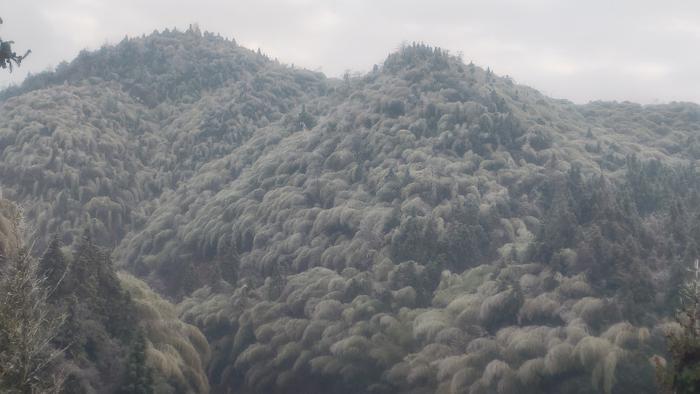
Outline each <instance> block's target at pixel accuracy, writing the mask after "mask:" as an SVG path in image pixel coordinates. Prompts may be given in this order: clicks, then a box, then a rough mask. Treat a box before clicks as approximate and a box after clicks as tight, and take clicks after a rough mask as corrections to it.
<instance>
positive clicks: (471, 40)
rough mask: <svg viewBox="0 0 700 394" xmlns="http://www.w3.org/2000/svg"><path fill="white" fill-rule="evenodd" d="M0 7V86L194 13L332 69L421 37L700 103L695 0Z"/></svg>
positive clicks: (251, 42) (523, 79)
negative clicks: (13, 56) (1, 52)
mask: <svg viewBox="0 0 700 394" xmlns="http://www.w3.org/2000/svg"><path fill="white" fill-rule="evenodd" d="M0 17H2V19H3V20H4V22H5V23H4V24H3V25H2V26H0V37H1V38H2V39H5V40H9V39H11V40H14V41H15V42H16V44H15V50H16V51H17V52H23V50H24V49H25V48H31V49H32V51H33V53H32V55H31V57H29V58H28V59H27V61H26V62H25V63H24V64H23V65H22V67H21V68H20V69H19V70H16V71H15V72H14V73H12V74H11V75H9V74H8V73H6V72H3V73H0V86H7V84H9V83H19V82H21V81H22V79H23V78H24V76H25V75H26V73H27V72H39V71H42V70H45V69H47V68H49V67H52V66H55V65H57V64H58V63H60V62H61V61H62V60H71V59H72V58H73V57H75V56H76V55H77V54H78V52H79V51H80V50H81V49H84V48H88V49H96V48H99V47H100V46H101V45H103V44H105V43H116V42H118V41H120V40H121V39H122V38H123V37H124V36H125V35H129V36H137V35H138V36H140V35H141V34H143V33H146V34H147V33H150V32H152V31H153V30H155V29H159V30H161V29H163V28H166V27H168V28H172V27H178V28H180V29H186V28H187V26H188V25H189V24H190V23H198V24H199V26H200V28H201V29H202V30H208V31H212V32H216V33H220V34H221V35H223V36H226V37H229V38H235V39H236V40H237V42H238V43H239V44H241V45H244V46H246V47H249V48H252V49H257V48H261V49H262V50H263V51H264V52H265V53H267V54H269V55H271V56H272V57H277V58H279V59H280V60H281V61H283V62H285V63H294V64H295V65H299V66H303V67H306V68H310V69H314V70H321V71H323V72H325V73H326V74H327V75H330V76H339V75H341V74H342V73H343V72H344V71H345V70H351V71H360V72H364V71H367V70H369V69H370V68H371V67H372V65H373V64H375V63H381V62H382V61H383V59H384V58H385V57H386V55H387V54H388V53H389V52H391V51H393V50H395V49H396V48H397V47H398V46H399V45H400V44H401V43H402V42H411V41H423V42H426V43H428V44H431V45H436V46H440V47H443V48H446V49H449V50H450V51H451V52H453V53H460V52H461V53H462V54H463V56H464V59H465V61H467V62H468V61H469V60H473V61H474V62H475V63H476V64H478V65H481V66H484V67H486V66H489V67H491V68H492V69H493V70H494V71H495V72H496V73H497V74H500V75H510V76H512V77H513V78H514V79H515V80H516V81H517V82H519V83H523V84H526V85H530V86H532V87H534V88H537V89H539V90H541V91H542V92H544V93H546V94H548V95H550V96H554V97H558V98H566V99H569V100H572V101H574V102H579V103H585V102H588V101H590V100H598V99H602V100H620V101H622V100H630V101H636V102H641V103H655V102H668V101H674V100H675V101H694V102H700V1H673V0H671V1H669V0H666V1H648V0H607V1H604V0H586V1H583V0H581V1H579V0H479V1H476V0H462V1H457V0H450V1H448V0H431V1H417V0H386V1H383V0H343V1H334V0H228V1H225V0H216V1H215V0H198V1H193V0H189V1H181V0H153V1H149V0H120V1H114V0H112V1H107V0H21V1H19V0H4V1H3V4H2V5H0Z"/></svg>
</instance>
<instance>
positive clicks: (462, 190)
mask: <svg viewBox="0 0 700 394" xmlns="http://www.w3.org/2000/svg"><path fill="white" fill-rule="evenodd" d="M0 97H2V101H0V119H1V120H2V122H0V185H1V186H2V190H3V194H4V195H5V196H6V197H9V198H10V199H12V200H15V201H18V202H21V203H22V204H23V206H24V207H25V213H26V216H27V219H28V220H29V222H30V223H31V224H32V225H33V226H34V228H35V229H36V236H37V237H38V239H39V242H38V245H39V246H45V245H46V244H47V243H48V240H49V239H50V237H51V235H52V234H54V233H57V234H58V235H59V236H60V237H61V239H62V240H63V242H64V243H65V244H72V243H74V242H75V241H76V240H78V239H79V236H80V234H82V231H83V229H84V228H88V230H89V232H90V233H91V234H92V236H93V238H94V239H95V241H96V242H98V243H100V244H102V245H103V246H107V247H109V248H111V249H113V253H112V257H113V259H114V260H115V261H116V262H117V264H118V265H119V266H120V267H121V268H123V269H125V270H128V271H130V272H131V273H132V274H134V275H135V276H137V277H140V278H142V279H143V280H145V281H146V282H148V283H149V284H150V285H151V286H152V287H153V288H155V289H156V290H158V291H159V292H160V294H161V295H163V296H165V297H168V298H170V299H172V300H177V301H181V304H180V310H181V318H183V319H184V320H186V321H187V322H189V323H191V324H194V325H196V326H197V327H198V328H199V329H201V330H202V332H204V334H205V335H206V336H207V339H208V340H209V342H210V345H211V350H212V357H211V361H210V362H209V367H208V374H209V380H210V382H209V383H210V385H211V388H212V391H213V392H227V390H229V389H231V390H234V391H236V392H244V393H245V392H279V393H287V392H306V393H315V392H319V393H320V392H336V393H359V392H372V393H378V392H386V393H393V392H402V393H433V392H441V393H464V392H470V393H495V392H499V393H511V392H518V393H529V392H532V393H539V392H552V393H554V392H557V393H593V392H607V393H629V392H638V393H645V392H648V393H652V392H655V386H654V371H653V366H652V365H651V363H650V362H649V361H648V358H649V357H650V356H651V355H653V354H657V353H658V354H663V351H664V350H663V349H664V338H665V336H664V335H665V331H666V330H673V329H676V328H677V325H675V323H670V320H669V319H668V318H669V317H670V316H671V315H672V314H673V311H674V308H675V305H676V302H677V300H678V297H677V289H678V284H679V283H681V282H682V280H683V273H684V269H685V267H686V266H687V264H689V262H690V261H691V260H693V259H694V258H696V257H697V256H698V254H700V247H699V246H698V244H697V240H698V239H700V225H699V224H700V222H699V221H698V213H699V212H698V208H697V207H698V206H699V205H698V201H700V194H698V192H699V191H700V177H699V173H698V168H697V165H696V163H695V161H696V160H697V159H699V158H700V141H699V137H700V107H699V106H698V105H696V104H692V103H672V104H668V105H655V106H641V105H637V104H633V103H627V102H625V103H606V102H593V103H589V104H587V105H575V104H573V103H571V102H568V101H565V100H555V99H551V98H548V97H546V96H544V95H542V94H541V93H539V92H537V91H536V90H534V89H532V88H529V87H526V86H522V85H518V84H517V83H515V82H514V81H513V80H511V79H509V78H503V77H500V76H497V75H495V74H494V73H493V72H491V70H489V69H486V70H484V69H483V68H480V67H477V66H475V65H474V64H464V63H463V62H462V61H461V59H459V58H457V57H455V56H452V55H450V54H449V53H448V52H447V51H444V50H441V49H439V48H433V47H430V46H427V45H424V44H412V45H408V46H404V47H402V48H401V49H400V50H398V51H397V52H395V53H392V54H390V55H389V56H388V57H387V59H386V61H385V62H384V63H383V64H382V65H381V66H378V67H377V68H375V70H373V71H372V72H369V73H367V74H365V75H362V76H359V77H352V78H346V79H344V80H337V79H331V78H326V77H325V76H324V75H322V74H320V73H314V72H310V71H307V70H301V69H295V68H293V67H290V66H286V65H284V64H281V63H279V62H277V61H273V60H271V59H269V58H268V57H266V56H265V55H264V54H262V53H259V52H258V53H255V52H252V51H249V50H247V49H244V48H242V47H239V46H237V44H236V43H235V42H233V41H228V40H224V39H222V38H220V37H217V36H214V35H212V34H209V33H204V34H202V33H201V32H199V31H198V30H193V29H190V30H188V31H186V32H177V31H164V32H156V33H153V34H152V35H149V36H146V37H141V38H133V39H125V40H124V41H122V42H121V43H119V44H117V45H115V46H107V47H104V48H102V49H100V50H98V51H96V52H84V53H82V54H81V55H79V56H78V58H76V59H75V60H74V61H72V62H71V63H68V64H64V65H61V66H59V67H58V68H57V70H55V71H53V72H47V73H43V74H39V75H36V76H33V77H30V78H29V79H27V81H25V82H24V83H23V84H22V85H21V86H18V87H15V88H11V89H8V90H5V91H4V92H2V93H0Z"/></svg>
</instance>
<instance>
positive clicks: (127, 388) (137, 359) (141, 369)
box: [117, 332, 154, 394]
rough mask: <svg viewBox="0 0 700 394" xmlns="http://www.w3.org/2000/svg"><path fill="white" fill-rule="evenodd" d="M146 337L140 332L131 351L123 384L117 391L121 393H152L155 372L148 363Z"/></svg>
mask: <svg viewBox="0 0 700 394" xmlns="http://www.w3.org/2000/svg"><path fill="white" fill-rule="evenodd" d="M146 348H147V345H146V337H145V336H144V335H143V332H139V333H138V334H137V335H136V337H135V339H134V341H133V343H132V345H131V350H130V351H129V356H128V357H127V360H126V372H125V373H124V378H123V381H122V385H121V387H120V388H119V390H118V391H117V392H118V393H119V394H152V393H153V392H154V391H153V373H152V371H151V368H150V367H149V366H148V365H147V364H146Z"/></svg>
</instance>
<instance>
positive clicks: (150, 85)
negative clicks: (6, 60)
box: [0, 26, 272, 106]
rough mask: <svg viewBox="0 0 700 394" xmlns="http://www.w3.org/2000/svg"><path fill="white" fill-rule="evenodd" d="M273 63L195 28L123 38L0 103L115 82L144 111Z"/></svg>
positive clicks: (2, 95) (37, 78)
mask: <svg viewBox="0 0 700 394" xmlns="http://www.w3.org/2000/svg"><path fill="white" fill-rule="evenodd" d="M268 63H272V61H271V60H270V59H269V58H268V57H267V56H265V55H263V54H261V53H255V52H253V51H251V50H248V49H245V48H243V47H240V46H238V45H237V44H236V41H235V40H228V39H225V38H223V37H221V36H219V35H215V34H213V33H209V32H204V33H202V32H201V31H200V30H199V28H198V27H197V26H190V28H189V29H188V30H186V31H178V30H175V29H173V30H169V29H165V30H163V31H154V32H153V33H151V34H149V35H147V36H145V35H144V36H141V37H136V38H129V37H125V38H124V39H123V40H122V41H121V42H119V43H118V44H115V45H105V46H103V47H102V48H100V49H99V50H96V51H87V50H84V51H82V52H81V53H80V54H79V55H78V57H77V58H75V59H74V60H73V61H71V62H70V63H66V62H64V63H61V64H60V65H59V66H58V67H56V69H55V70H53V71H48V72H42V73H39V74H36V75H32V76H29V77H28V78H27V79H26V80H25V81H24V82H23V83H22V84H21V85H20V86H17V87H11V88H8V89H6V90H5V91H3V92H0V100H4V99H7V98H10V97H13V96H18V95H20V94H22V93H26V92H29V91H32V90H37V89H42V88H45V87H48V86H52V85H60V84H63V83H66V82H67V83H70V84H76V83H79V82H81V81H84V80H88V79H90V78H99V79H101V80H104V81H118V82H121V83H122V84H123V85H124V88H125V90H126V91H128V92H129V93H130V94H131V95H132V96H135V97H136V98H138V99H139V100H140V101H142V102H143V103H145V104H146V105H148V106H155V105H157V104H158V103H160V102H162V101H163V100H168V99H175V100H177V99H182V98H183V97H186V96H194V97H195V98H197V97H198V96H199V95H200V93H201V92H202V91H203V90H208V89H211V88H215V87H217V86H221V85H222V84H224V83H225V82H226V81H229V80H232V79H237V78H240V76H241V74H244V73H251V72H256V71H257V70H259V69H260V68H262V67H265V65H266V64H268Z"/></svg>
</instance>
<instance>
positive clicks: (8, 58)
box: [0, 18, 32, 72]
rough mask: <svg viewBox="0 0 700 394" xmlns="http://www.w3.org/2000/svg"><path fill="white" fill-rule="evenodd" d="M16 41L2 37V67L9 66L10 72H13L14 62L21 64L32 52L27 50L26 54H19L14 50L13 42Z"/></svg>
mask: <svg viewBox="0 0 700 394" xmlns="http://www.w3.org/2000/svg"><path fill="white" fill-rule="evenodd" d="M0 24H2V18H0ZM14 43H15V42H14V41H4V40H3V39H2V38H0V68H9V69H10V72H12V63H14V64H15V65H16V66H19V65H20V64H21V63H22V60H24V58H26V57H27V56H28V55H29V54H30V53H31V52H32V51H31V50H27V52H25V53H24V55H18V54H17V53H16V52H13V51H12V44H14Z"/></svg>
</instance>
